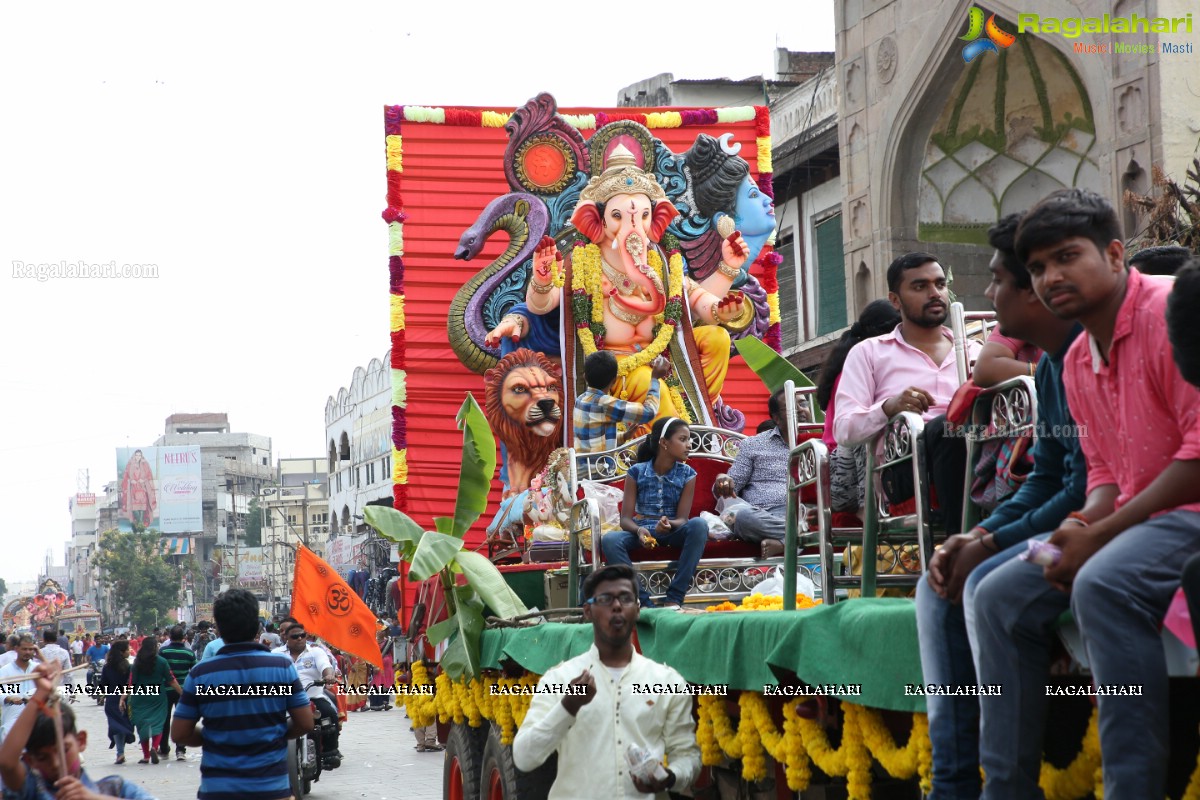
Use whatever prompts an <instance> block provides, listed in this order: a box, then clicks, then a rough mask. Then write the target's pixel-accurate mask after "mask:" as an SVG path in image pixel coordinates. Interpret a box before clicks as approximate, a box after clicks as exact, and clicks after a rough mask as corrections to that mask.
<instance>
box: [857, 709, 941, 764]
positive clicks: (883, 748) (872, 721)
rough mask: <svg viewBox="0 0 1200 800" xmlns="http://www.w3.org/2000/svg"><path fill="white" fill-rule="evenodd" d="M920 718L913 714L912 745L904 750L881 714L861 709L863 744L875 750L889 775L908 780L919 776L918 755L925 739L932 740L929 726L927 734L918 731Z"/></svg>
mask: <svg viewBox="0 0 1200 800" xmlns="http://www.w3.org/2000/svg"><path fill="white" fill-rule="evenodd" d="M917 717H922V718H923V717H924V715H918V714H914V715H913V728H912V733H910V734H909V737H908V744H906V745H905V746H904V747H899V746H897V745H896V741H895V740H894V739H893V738H892V734H891V732H890V731H888V729H887V726H886V725H884V724H883V717H882V716H881V715H880V713H879V712H878V711H876V710H875V709H872V708H860V709H859V711H858V722H859V727H860V729H861V730H862V735H863V742H864V743H865V744H866V746H867V749H868V750H870V751H871V755H872V756H874V757H875V760H876V761H878V762H879V764H880V766H882V767H883V768H884V769H885V770H887V773H888V774H889V775H891V776H892V777H893V778H899V779H900V780H907V779H909V778H911V777H913V776H914V775H916V774H917V767H918V765H919V759H918V753H919V751H920V746H921V740H922V738H924V740H925V741H926V742H928V740H929V730H928V726H927V724H926V727H925V730H924V731H923V733H924V736H922V735H921V733H922V731H920V730H919V729H918V724H919V723H918V721H917Z"/></svg>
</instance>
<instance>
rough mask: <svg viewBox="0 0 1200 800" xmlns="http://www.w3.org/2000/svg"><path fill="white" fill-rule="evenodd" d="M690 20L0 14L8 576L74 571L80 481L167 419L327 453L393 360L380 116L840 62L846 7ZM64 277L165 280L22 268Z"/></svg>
mask: <svg viewBox="0 0 1200 800" xmlns="http://www.w3.org/2000/svg"><path fill="white" fill-rule="evenodd" d="M698 7H700V6H697V5H695V4H690V3H680V4H677V5H675V6H671V5H669V4H668V5H662V4H646V5H644V6H641V7H640V8H639V9H638V10H637V11H636V13H635V14H632V15H631V14H629V13H622V14H621V15H619V16H613V17H611V18H608V19H606V17H605V15H604V12H605V9H615V8H617V7H615V6H611V5H608V4H604V3H586V4H580V3H554V4H553V5H552V6H551V5H550V4H545V5H538V6H537V8H539V9H542V10H534V6H533V4H530V7H529V8H527V9H525V10H522V7H520V6H513V5H505V4H483V3H471V4H470V6H469V9H468V7H467V6H465V5H461V4H456V3H409V2H401V3H387V4H385V3H375V2H355V3H346V4H341V5H339V6H336V7H335V6H330V5H326V4H322V5H319V6H317V5H311V6H310V5H304V4H297V3H277V2H260V3H236V4H233V3H212V4H204V5H195V4H193V5H189V6H182V5H178V4H172V3H120V4H116V3H104V2H100V3H95V2H93V3H78V4H77V3H62V2H60V3H53V4H43V3H24V4H21V5H17V4H14V3H5V4H4V5H3V6H0V108H3V110H4V111H3V122H2V125H3V129H2V130H3V133H2V135H0V141H2V142H3V146H2V147H0V261H2V262H3V263H2V265H0V269H2V272H0V287H2V288H0V337H2V339H0V341H3V345H2V347H0V397H3V398H4V403H3V409H4V415H3V419H4V435H3V436H2V437H0V492H2V497H3V506H4V509H3V510H4V517H5V525H4V528H3V533H2V534H0V537H2V538H0V542H2V545H0V547H2V548H3V550H2V556H0V577H3V578H5V579H6V580H8V581H9V582H10V583H11V582H13V581H17V580H32V579H34V578H35V577H36V575H37V573H38V570H39V568H40V567H41V566H42V564H43V563H44V562H45V559H46V556H47V554H48V553H49V554H50V556H51V558H52V559H53V563H55V564H61V563H62V562H63V551H64V544H65V542H66V540H67V538H68V537H69V535H70V518H69V515H68V510H67V500H68V497H69V496H71V495H72V494H74V493H75V491H76V485H77V474H78V473H79V472H80V471H82V470H86V471H87V472H88V474H89V476H90V488H91V491H93V492H96V493H97V494H101V493H102V491H103V488H104V484H105V483H106V482H107V481H111V480H114V479H115V477H116V464H115V453H114V449H115V448H117V447H125V446H142V445H148V444H150V443H152V442H153V440H154V439H155V437H157V436H158V435H159V434H161V433H162V432H163V423H164V420H165V419H166V417H167V416H168V415H170V414H172V413H175V412H195V411H217V412H220V411H224V412H227V413H228V414H229V419H230V422H231V424H232V426H233V429H234V430H235V431H248V432H253V433H259V434H263V435H266V436H270V437H271V438H272V440H273V445H274V456H275V457H276V458H278V457H304V456H317V457H320V456H321V455H322V454H323V452H324V445H323V443H324V411H325V401H326V399H327V398H328V397H329V395H331V394H334V393H336V392H337V390H338V388H339V387H342V386H346V385H348V384H349V382H350V378H351V373H352V372H353V370H354V368H355V366H358V365H365V364H366V363H367V362H368V361H369V360H370V359H371V358H372V357H381V356H382V355H383V353H384V352H385V351H386V350H387V348H388V307H387V291H386V287H387V282H386V281H387V275H386V268H387V229H386V226H385V225H384V223H383V222H382V220H381V219H380V216H379V214H380V212H381V211H382V209H383V207H384V191H385V174H384V152H383V114H382V106H383V105H385V104H401V105H414V104H415V105H431V106H446V105H477V106H484V107H488V108H493V109H495V110H498V111H511V110H512V109H513V108H514V107H517V106H520V105H522V104H523V103H524V102H525V101H526V100H528V99H529V98H530V97H532V96H534V95H536V94H537V93H538V92H540V91H549V92H551V93H552V94H554V95H555V97H556V98H557V99H558V101H559V103H560V104H561V105H563V106H593V107H609V106H612V105H614V104H615V100H616V96H617V92H618V90H619V89H620V88H621V87H623V86H626V85H628V84H630V83H634V82H636V81H639V80H642V79H645V78H649V77H651V76H653V75H656V74H658V73H661V72H672V73H674V75H675V77H676V78H722V77H725V78H735V79H736V78H747V77H751V76H755V75H762V74H766V75H767V76H768V77H770V76H771V75H772V69H773V54H774V48H775V47H777V46H782V47H788V48H790V49H793V50H833V48H834V35H833V6H832V2H829V1H828V0H814V1H812V2H809V1H806V2H796V0H767V2H760V3H757V4H753V5H752V6H750V7H743V6H738V5H736V4H713V5H712V8H714V9H715V8H718V7H724V8H728V9H729V10H730V11H731V12H733V13H735V14H736V18H733V17H731V18H730V19H723V18H722V17H720V16H718V15H716V14H714V13H711V12H707V11H706V12H705V13H696V12H695V11H693V9H696V8H698ZM621 10H622V11H628V10H629V9H627V8H625V7H621ZM752 19H753V20H758V21H759V22H757V23H754V22H751V20H752ZM539 20H547V21H539ZM666 20H669V21H670V25H671V26H674V28H673V30H676V31H677V34H672V33H671V32H669V31H668V30H666V29H664V28H663V27H662V26H663V22H664V21H666ZM589 31H594V32H595V34H589V33H588V32H589ZM635 35H637V38H634V37H635ZM62 261H66V262H68V263H70V262H80V261H82V262H86V263H89V264H92V263H97V264H103V263H108V262H116V264H117V266H118V268H119V267H121V266H122V265H125V264H153V265H156V267H157V270H158V277H157V278H155V279H134V278H126V279H114V280H102V279H95V280H91V279H89V280H47V281H45V282H39V281H37V280H36V279H31V278H19V277H15V275H14V266H15V265H14V262H20V263H21V264H38V263H57V262H62Z"/></svg>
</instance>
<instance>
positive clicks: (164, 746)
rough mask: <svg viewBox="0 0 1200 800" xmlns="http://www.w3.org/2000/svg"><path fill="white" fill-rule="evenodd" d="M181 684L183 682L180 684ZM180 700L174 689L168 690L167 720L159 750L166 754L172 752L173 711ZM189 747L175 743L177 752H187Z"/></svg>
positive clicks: (164, 724)
mask: <svg viewBox="0 0 1200 800" xmlns="http://www.w3.org/2000/svg"><path fill="white" fill-rule="evenodd" d="M180 685H181V686H182V685H183V684H180ZM178 702H179V695H177V694H176V693H175V691H174V690H167V720H166V722H164V723H163V729H162V743H161V744H160V745H159V748H158V752H159V753H161V754H162V755H164V756H165V755H166V754H167V753H169V752H171V712H173V711H174V710H175V704H176V703H178ZM186 750H187V748H185V747H183V746H182V745H178V744H177V745H175V752H176V753H183V752H186Z"/></svg>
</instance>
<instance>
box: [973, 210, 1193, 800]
mask: <svg viewBox="0 0 1200 800" xmlns="http://www.w3.org/2000/svg"><path fill="white" fill-rule="evenodd" d="M1121 239H1122V237H1121V228H1120V224H1119V223H1118V221H1117V217H1116V213H1115V212H1114V210H1113V208H1112V206H1111V205H1110V204H1109V203H1108V202H1107V201H1106V200H1104V199H1103V198H1102V197H1100V196H1099V195H1097V194H1095V193H1094V192H1090V191H1087V190H1082V189H1068V190H1063V191H1060V192H1055V193H1054V194H1052V195H1050V196H1049V197H1047V198H1045V199H1044V200H1042V201H1041V202H1040V203H1038V205H1037V206H1035V207H1034V208H1033V209H1032V210H1030V212H1029V213H1028V215H1026V217H1025V218H1024V219H1023V220H1022V222H1021V226H1020V228H1019V230H1018V232H1017V255H1018V257H1020V258H1022V259H1023V260H1024V261H1025V262H1026V268H1027V269H1028V271H1029V274H1030V276H1031V277H1032V279H1033V288H1034V291H1035V292H1036V293H1037V294H1038V296H1039V297H1040V298H1041V299H1042V302H1044V303H1045V304H1046V306H1047V307H1048V308H1049V309H1050V310H1051V311H1052V312H1054V313H1055V314H1056V315H1058V316H1059V317H1061V318H1063V319H1074V320H1079V321H1080V322H1082V323H1083V326H1084V329H1085V333H1084V334H1083V335H1081V336H1080V337H1079V338H1077V339H1076V340H1075V342H1074V344H1072V345H1071V348H1070V350H1068V352H1067V355H1066V358H1065V360H1064V367H1063V372H1064V383H1065V386H1066V392H1067V403H1068V405H1069V406H1070V409H1071V415H1072V416H1073V418H1074V419H1075V422H1076V424H1077V425H1078V427H1079V440H1080V446H1081V447H1082V448H1083V452H1084V455H1085V456H1086V458H1087V472H1088V486H1087V501H1086V503H1085V505H1084V507H1083V510H1082V511H1081V512H1073V513H1072V514H1071V515H1070V516H1069V517H1068V518H1067V519H1066V520H1065V521H1064V522H1063V523H1062V525H1060V526H1059V528H1058V529H1057V530H1056V531H1054V532H1053V535H1052V536H1051V538H1050V542H1051V543H1052V544H1054V545H1057V546H1058V547H1059V548H1061V550H1062V557H1061V559H1060V560H1059V561H1058V563H1057V564H1055V565H1053V566H1048V567H1044V568H1043V567H1040V566H1037V565H1035V564H1031V563H1029V562H1026V561H1021V560H1013V561H1010V562H1008V563H1007V564H1005V565H1003V566H1001V567H999V568H997V569H996V570H994V571H993V572H992V573H990V574H989V575H988V576H986V577H985V578H984V579H983V580H982V581H980V583H979V586H978V588H977V590H976V593H975V610H976V628H975V636H976V644H977V648H976V659H977V666H978V678H979V682H980V683H982V684H1003V686H1004V689H1003V693H1002V695H1001V696H1000V697H986V698H982V699H981V704H980V706H981V712H982V725H981V732H980V758H981V761H982V766H983V770H984V773H985V775H986V776H987V782H986V784H985V785H984V793H983V796H984V797H985V798H1005V800H1008V799H1009V798H1024V797H1041V796H1042V793H1041V790H1040V789H1039V788H1038V773H1039V768H1040V765H1041V755H1042V731H1043V728H1044V725H1045V714H1046V707H1047V700H1046V694H1047V691H1046V684H1047V683H1048V682H1049V680H1048V678H1049V666H1050V649H1051V644H1052V642H1053V640H1054V636H1055V634H1054V632H1053V628H1054V623H1055V621H1056V620H1057V618H1058V616H1059V614H1061V613H1062V611H1064V610H1065V609H1066V608H1068V607H1070V608H1071V610H1072V611H1073V612H1074V615H1075V620H1076V622H1077V623H1078V625H1079V629H1080V632H1081V633H1082V635H1083V642H1084V646H1085V647H1086V649H1087V655H1088V661H1089V662H1090V666H1091V669H1092V673H1093V675H1094V678H1095V683H1096V686H1097V692H1096V693H1097V695H1098V698H1099V702H1098V706H1099V711H1100V749H1101V753H1102V757H1103V763H1104V795H1105V797H1106V798H1107V800H1122V798H1138V800H1141V798H1147V797H1159V796H1163V795H1164V794H1165V793H1166V770H1167V756H1168V752H1169V749H1170V748H1169V731H1168V727H1167V723H1168V702H1167V669H1166V662H1165V658H1164V655H1163V648H1162V644H1161V641H1160V638H1159V637H1160V634H1159V625H1160V623H1161V622H1162V619H1163V615H1164V614H1165V613H1166V610H1167V606H1168V605H1169V604H1170V602H1171V598H1172V597H1173V596H1174V594H1175V591H1176V589H1178V588H1179V581H1180V573H1181V571H1182V568H1183V565H1184V563H1185V562H1186V561H1187V560H1188V558H1189V557H1190V556H1191V555H1193V554H1195V553H1198V552H1200V392H1198V391H1197V389H1196V388H1195V387H1194V386H1191V385H1189V384H1188V383H1187V382H1186V381H1184V379H1183V377H1182V376H1181V375H1180V374H1179V369H1178V368H1177V367H1176V365H1175V363H1174V362H1173V361H1172V357H1171V347H1170V344H1169V342H1168V338H1167V324H1166V319H1165V313H1164V312H1165V308H1166V302H1167V295H1168V294H1169V292H1170V289H1171V283H1170V281H1169V280H1168V279H1165V278H1158V277H1153V276H1146V275H1142V274H1141V273H1139V272H1138V271H1136V270H1129V269H1127V268H1126V266H1125V261H1124V256H1125V248H1124V246H1123V244H1122V241H1121ZM1135 692H1136V695H1135Z"/></svg>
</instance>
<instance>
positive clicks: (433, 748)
mask: <svg viewBox="0 0 1200 800" xmlns="http://www.w3.org/2000/svg"><path fill="white" fill-rule="evenodd" d="M445 749H446V748H445V747H443V746H442V745H440V744H427V745H425V750H426V752H429V753H440V752H442V751H443V750H445Z"/></svg>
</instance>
